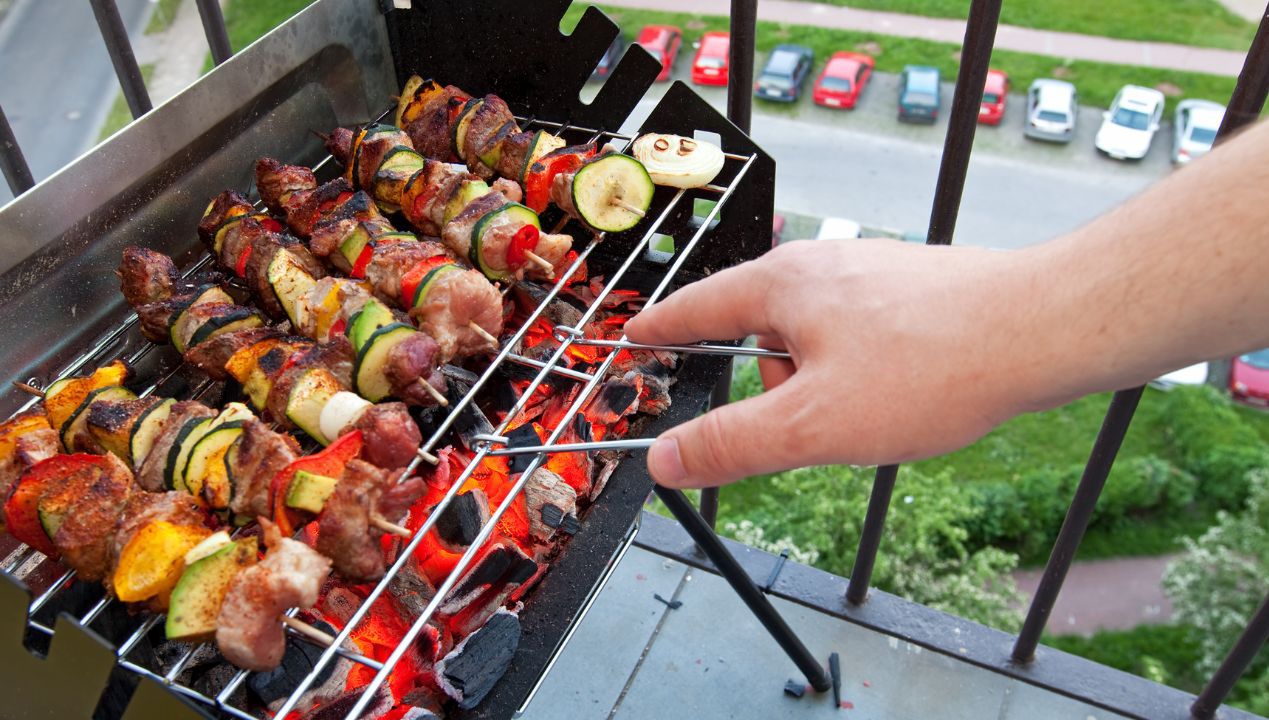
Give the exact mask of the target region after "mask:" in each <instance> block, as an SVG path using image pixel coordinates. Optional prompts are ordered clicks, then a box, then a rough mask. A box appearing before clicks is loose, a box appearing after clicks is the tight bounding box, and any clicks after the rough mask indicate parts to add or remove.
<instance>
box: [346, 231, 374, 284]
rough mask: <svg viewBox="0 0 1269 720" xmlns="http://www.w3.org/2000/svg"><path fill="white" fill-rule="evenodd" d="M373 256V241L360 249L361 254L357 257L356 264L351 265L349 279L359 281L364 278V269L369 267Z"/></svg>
mask: <svg viewBox="0 0 1269 720" xmlns="http://www.w3.org/2000/svg"><path fill="white" fill-rule="evenodd" d="M374 256H375V243H374V241H373V240H371V241H370V242H368V243H366V244H365V245H363V246H362V247H361V254H360V255H358V256H357V262H355V263H353V266H352V272H350V273H348V276H349V277H352V278H356V279H357V280H361V279H363V278H365V277H366V268H368V267H370V261H371V260H372V259H373V258H374Z"/></svg>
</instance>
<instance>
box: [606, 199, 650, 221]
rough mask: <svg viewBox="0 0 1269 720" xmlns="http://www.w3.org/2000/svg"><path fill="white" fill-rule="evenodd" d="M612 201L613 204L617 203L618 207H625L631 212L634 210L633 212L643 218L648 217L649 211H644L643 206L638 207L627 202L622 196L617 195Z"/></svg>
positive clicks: (624, 208)
mask: <svg viewBox="0 0 1269 720" xmlns="http://www.w3.org/2000/svg"><path fill="white" fill-rule="evenodd" d="M610 202H611V203H612V204H613V205H616V206H617V207H619V208H621V209H623V210H627V211H629V212H632V213H634V214H635V215H638V216H639V217H641V218H642V217H647V213H645V212H644V211H643V210H642V209H641V208H639V207H636V206H634V205H631V204H630V203H628V202H626V201H625V200H622V199H621V198H617V197H615V198H613V199H612V200H611V201H610Z"/></svg>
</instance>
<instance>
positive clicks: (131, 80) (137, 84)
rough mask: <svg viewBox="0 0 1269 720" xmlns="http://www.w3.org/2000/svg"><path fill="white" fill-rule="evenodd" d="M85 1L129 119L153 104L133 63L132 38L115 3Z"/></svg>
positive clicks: (145, 111)
mask: <svg viewBox="0 0 1269 720" xmlns="http://www.w3.org/2000/svg"><path fill="white" fill-rule="evenodd" d="M88 2H89V4H90V5H92V7H93V15H95V16H96V17H97V27H98V29H100V30H101V39H102V40H105V41H106V51H107V52H109V53H110V62H111V63H113V64H114V66H115V75H117V76H118V77H119V85H120V86H121V87H122V89H123V97H124V99H125V100H127V101H128V109H129V110H131V111H132V119H133V120H135V119H137V118H139V117H141V116H142V115H144V114H146V113H148V112H150V109H151V108H153V107H154V105H153V104H152V103H151V102H150V93H149V92H148V91H147V90H146V89H145V78H144V77H142V76H141V67H140V66H139V65H137V56H136V53H134V52H133V51H132V42H131V41H130V40H128V29H127V28H125V27H124V26H123V18H121V17H119V7H118V6H117V5H116V4H115V0H88Z"/></svg>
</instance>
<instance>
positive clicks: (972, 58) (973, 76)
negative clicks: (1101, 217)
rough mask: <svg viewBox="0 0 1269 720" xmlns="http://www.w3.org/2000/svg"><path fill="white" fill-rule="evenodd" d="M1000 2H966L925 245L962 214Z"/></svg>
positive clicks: (882, 488)
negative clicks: (963, 196)
mask: <svg viewBox="0 0 1269 720" xmlns="http://www.w3.org/2000/svg"><path fill="white" fill-rule="evenodd" d="M1000 3H1001V0H973V2H972V3H971V4H970V8H969V19H968V20H966V22H965V41H964V43H963V44H962V46H961V66H960V70H959V72H958V73H957V75H956V90H955V92H954V93H953V94H952V109H951V112H950V113H949V115H948V123H947V135H946V137H945V138H944V140H943V156H942V159H941V160H940V162H939V176H938V182H937V184H936V185H935V189H934V205H933V207H931V208H930V225H929V229H928V230H927V232H926V237H925V242H926V244H927V245H950V244H952V235H953V233H954V231H955V229H956V215H957V213H959V212H960V205H961V196H962V195H963V194H964V191H965V175H966V173H968V171H969V156H970V153H971V152H972V151H973V149H974V132H975V130H976V129H977V128H978V108H979V106H980V105H982V101H983V86H984V85H985V84H986V82H987V69H988V66H989V65H990V63H991V51H992V48H993V46H994V45H995V43H996V27H997V25H998V24H999V23H1000ZM898 474H899V467H898V466H897V465H884V466H882V467H879V468H877V472H876V474H875V475H874V477H873V485H872V495H871V497H869V499H868V512H867V513H866V514H865V516H864V528H863V531H862V533H861V534H860V537H859V548H858V549H857V550H856V552H855V564H854V565H853V566H852V567H851V573H850V584H849V585H848V586H847V588H846V598H847V600H849V601H850V602H852V603H854V604H859V603H862V602H863V601H864V600H865V599H866V598H867V597H868V585H869V583H870V582H872V570H873V567H874V566H875V564H876V561H877V550H878V548H879V547H880V546H881V534H882V532H883V531H884V530H885V523H886V513H887V512H888V511H889V508H890V497H891V495H892V494H893V493H894V483H895V478H897V477H898Z"/></svg>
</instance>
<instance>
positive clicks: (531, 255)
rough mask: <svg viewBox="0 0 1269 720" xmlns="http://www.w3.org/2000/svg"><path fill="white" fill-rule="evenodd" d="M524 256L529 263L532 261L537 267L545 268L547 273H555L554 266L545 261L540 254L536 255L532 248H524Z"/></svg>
mask: <svg viewBox="0 0 1269 720" xmlns="http://www.w3.org/2000/svg"><path fill="white" fill-rule="evenodd" d="M524 256H525V257H527V258H528V259H529V262H531V263H533V264H534V265H537V266H538V267H540V268H542V269H543V270H545V271H546V272H547V273H549V274H551V275H554V274H555V266H554V265H552V264H551V263H549V262H547V261H546V259H544V258H543V257H542V256H541V255H538V254H537V253H535V252H533V251H532V250H525V251H524Z"/></svg>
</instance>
